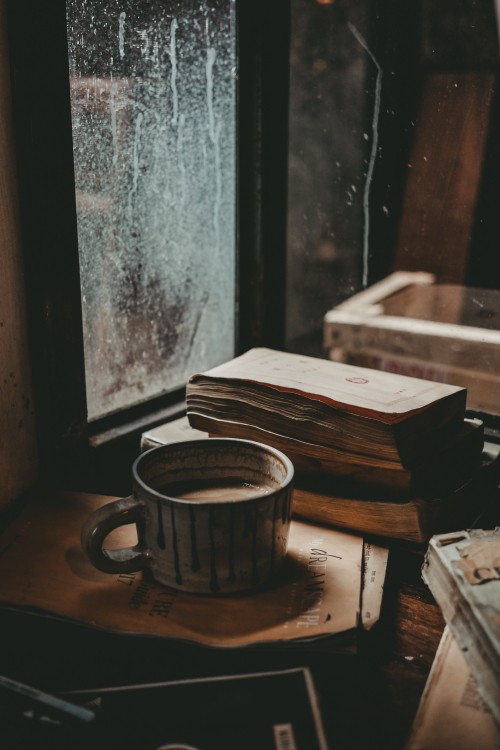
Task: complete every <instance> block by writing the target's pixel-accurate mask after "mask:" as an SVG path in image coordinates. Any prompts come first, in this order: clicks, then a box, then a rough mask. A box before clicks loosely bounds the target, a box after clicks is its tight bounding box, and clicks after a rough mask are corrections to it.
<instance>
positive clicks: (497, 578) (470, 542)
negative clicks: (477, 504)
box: [422, 528, 500, 723]
mask: <svg viewBox="0 0 500 750" xmlns="http://www.w3.org/2000/svg"><path fill="white" fill-rule="evenodd" d="M422 577H423V579H424V581H425V582H426V583H427V585H428V586H429V588H430V590H431V592H432V594H433V595H434V598H435V599H436V601H437V603H438V604H439V606H440V607H441V610H442V612H443V617H444V619H445V621H446V623H447V624H448V626H449V628H450V630H451V632H452V634H453V636H454V638H455V639H456V641H457V644H458V646H459V647H460V649H461V651H462V652H463V654H464V657H465V659H466V662H467V664H468V667H469V669H470V670H471V672H472V674H473V675H474V677H475V679H476V682H477V686H478V690H479V692H480V694H481V696H482V698H483V699H484V701H485V702H486V705H487V706H488V707H489V709H490V711H491V712H492V715H493V717H494V718H495V720H496V721H497V722H498V723H500V626H499V622H500V528H497V529H494V530H483V529H471V530H466V531H455V532H451V533H449V534H438V535H436V536H433V537H432V539H431V540H430V543H429V547H428V550H427V553H426V558H425V562H424V565H423V568H422Z"/></svg>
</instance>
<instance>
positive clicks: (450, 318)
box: [323, 271, 500, 414]
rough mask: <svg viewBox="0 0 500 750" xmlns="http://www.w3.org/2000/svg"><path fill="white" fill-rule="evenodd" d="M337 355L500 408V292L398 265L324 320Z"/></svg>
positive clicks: (475, 405) (484, 407) (477, 406)
mask: <svg viewBox="0 0 500 750" xmlns="http://www.w3.org/2000/svg"><path fill="white" fill-rule="evenodd" d="M323 332H324V346H325V350H326V351H327V353H328V356H329V357H330V359H332V360H335V361H339V362H347V363H349V364H354V365H360V366H363V367H373V368H375V369H380V370H386V371H389V372H398V373H401V374H403V375H411V376H412V377H418V378H425V379H427V380H436V381H440V382H445V383H451V384H453V385H460V386H465V387H466V388H467V389H468V395H467V407H468V408H469V409H472V410H477V411H485V412H490V413H493V414H500V292H497V291H495V290H483V289H471V288H467V287H464V286H460V285H455V284H436V283H435V277H434V276H433V275H432V274H428V273H419V272H406V271H397V272H395V273H393V274H391V275H390V276H388V277H387V278H386V279H384V280H383V281H380V282H378V283H377V284H374V285H373V286H371V287H369V288H367V289H365V290H364V291H362V292H360V293H359V294H357V295H354V296H353V297H351V298H350V299H349V300H346V301H345V302H343V303H341V304H340V305H338V306H336V307H335V308H333V309H332V310H330V311H329V312H327V314H326V315H325V318H324V327H323Z"/></svg>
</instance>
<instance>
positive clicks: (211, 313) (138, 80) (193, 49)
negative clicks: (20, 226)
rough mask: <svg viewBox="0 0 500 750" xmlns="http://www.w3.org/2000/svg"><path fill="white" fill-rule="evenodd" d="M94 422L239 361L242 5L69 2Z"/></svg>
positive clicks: (221, 1) (230, 1)
mask: <svg viewBox="0 0 500 750" xmlns="http://www.w3.org/2000/svg"><path fill="white" fill-rule="evenodd" d="M67 28H68V48H69V61H70V88H71V108H72V128H73V151H74V166H75V186H76V204H77V225H78V244H79V257H80V277H81V290H82V309H83V328H84V346H85V374H86V388H87V402H88V416H89V419H96V418H99V417H102V416H104V415H107V414H110V413H113V412H116V411H117V410H120V409H122V408H124V407H128V406H131V405H135V404H138V403H140V402H142V401H144V400H146V399H149V398H152V397H155V396H158V395H161V394H163V393H166V392H169V391H172V390H174V389H176V388H179V387H181V386H183V385H184V384H185V382H186V380H187V378H188V377H189V375H191V374H192V373H193V372H196V371H200V370H203V369H206V368H208V367H211V366H213V365H215V364H217V363H220V362H222V361H224V360H227V359H230V358H231V357H232V356H233V354H234V332H235V131H236V121H235V117H236V115H235V85H236V74H235V69H236V53H235V30H234V0H211V1H210V2H209V3H208V2H199V3H188V2H179V1H177V2H175V1H173V0H172V1H168V0H148V1H147V2H145V1H144V2H130V1H126V0H108V1H107V2H103V0H78V2H77V1H76V0H67Z"/></svg>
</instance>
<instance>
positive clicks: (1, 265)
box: [0, 0, 37, 508]
mask: <svg viewBox="0 0 500 750" xmlns="http://www.w3.org/2000/svg"><path fill="white" fill-rule="evenodd" d="M36 478H37V452H36V440H35V416H34V405H33V392H32V383H31V375H30V363H29V354H28V344H27V321H26V297H25V291H24V281H23V264H22V257H21V228H20V221H19V206H18V200H17V184H16V168H15V158H14V133H13V127H12V108H11V91H10V72H9V59H8V37H7V28H6V0H0V508H5V507H6V506H9V505H10V504H11V503H12V501H14V500H15V499H16V498H17V497H19V496H20V495H21V494H22V493H23V491H25V490H26V489H28V488H29V487H31V486H32V485H33V484H34V483H35V481H36Z"/></svg>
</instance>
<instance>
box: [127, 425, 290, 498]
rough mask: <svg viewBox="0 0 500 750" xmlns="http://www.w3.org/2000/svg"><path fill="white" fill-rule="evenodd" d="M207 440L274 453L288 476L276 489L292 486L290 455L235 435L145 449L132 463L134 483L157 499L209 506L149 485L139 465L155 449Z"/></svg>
mask: <svg viewBox="0 0 500 750" xmlns="http://www.w3.org/2000/svg"><path fill="white" fill-rule="evenodd" d="M207 441H210V443H211V444H214V443H240V444H244V445H250V446H252V447H255V448H260V449H262V450H263V451H264V452H266V453H271V454H273V455H274V456H275V457H276V458H278V459H279V460H280V461H282V463H283V464H284V465H285V468H286V476H285V479H284V480H283V482H280V484H279V485H278V486H277V487H276V491H280V492H281V491H282V490H285V489H286V488H287V487H289V486H290V484H291V483H292V481H293V479H294V476H295V467H294V465H293V463H292V461H291V460H290V459H289V458H288V456H287V455H286V454H285V453H283V451H280V450H279V449H278V448H274V447H273V446H272V445H267V443H261V442H259V441H258V440H247V439H246V438H233V437H214V438H194V439H193V440H175V441H173V442H171V443H165V444H164V445H157V446H154V447H153V448H149V449H148V450H146V451H144V452H143V453H140V454H139V455H138V456H137V458H136V459H135V461H134V463H133V464H132V480H133V482H134V485H139V487H140V488H141V490H143V491H144V492H146V493H147V494H148V495H149V496H151V497H152V498H154V499H155V500H168V501H171V502H172V501H173V502H175V503H180V504H182V505H203V506H208V505H211V503H210V501H207V500H198V499H194V498H193V499H187V498H182V497H176V496H175V495H166V494H164V493H163V492H159V491H158V490H155V489H154V488H153V487H150V486H149V485H147V484H146V482H144V480H143V479H142V478H141V477H140V476H139V472H138V467H139V464H140V463H141V462H142V461H143V460H145V457H146V456H149V455H151V453H154V452H155V451H161V450H167V449H168V448H169V447H171V446H172V445H176V446H179V445H184V444H189V445H196V444H199V445H206V443H207ZM134 494H135V487H134ZM269 496H270V495H269V493H261V494H257V495H252V496H251V497H247V498H227V500H223V501H216V502H215V503H213V504H214V505H225V504H227V505H230V504H237V503H248V502H249V501H256V500H261V499H265V498H269Z"/></svg>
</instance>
